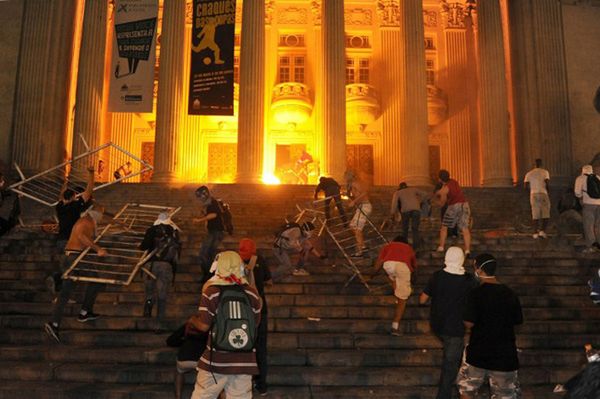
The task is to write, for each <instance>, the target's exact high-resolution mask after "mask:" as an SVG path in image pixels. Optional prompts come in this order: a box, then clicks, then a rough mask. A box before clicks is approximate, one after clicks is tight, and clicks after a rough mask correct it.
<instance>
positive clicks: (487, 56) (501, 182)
mask: <svg viewBox="0 0 600 399" xmlns="http://www.w3.org/2000/svg"><path fill="white" fill-rule="evenodd" d="M474 12H475V11H474ZM476 12H477V22H476V23H477V48H478V52H479V70H478V75H479V76H478V78H479V79H478V80H479V134H480V144H481V160H482V164H481V167H482V180H483V185H484V186H488V187H504V186H510V185H512V174H511V168H510V139H509V131H508V121H509V115H508V97H507V93H506V82H505V81H506V69H505V67H504V44H503V36H502V15H501V11H500V3H499V0H485V1H479V2H477V8H476Z"/></svg>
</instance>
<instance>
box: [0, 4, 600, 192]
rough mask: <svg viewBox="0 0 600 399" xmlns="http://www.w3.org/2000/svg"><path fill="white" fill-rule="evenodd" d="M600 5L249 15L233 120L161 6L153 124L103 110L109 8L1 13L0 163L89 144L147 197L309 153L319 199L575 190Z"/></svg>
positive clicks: (355, 8) (251, 176)
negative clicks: (439, 179) (322, 195)
mask: <svg viewBox="0 0 600 399" xmlns="http://www.w3.org/2000/svg"><path fill="white" fill-rule="evenodd" d="M597 3H598V1H594V0H586V1H578V0H566V1H562V2H559V1H556V0H345V1H344V0H243V1H242V0H238V2H237V13H236V35H235V63H234V64H235V65H234V76H235V81H236V84H235V94H234V98H235V105H234V108H235V114H234V115H233V116H192V115H188V114H187V109H188V104H187V102H188V90H189V75H190V52H191V47H190V46H191V40H190V36H191V24H192V2H191V0H187V1H186V0H160V1H159V22H158V40H157V56H156V66H155V76H154V88H155V90H154V94H155V99H154V107H153V112H152V113H113V112H109V111H108V109H107V97H108V82H109V74H110V72H111V71H110V61H111V60H110V57H111V48H112V47H111V46H112V41H113V40H114V33H113V30H114V25H113V18H114V12H115V11H114V4H113V2H112V1H109V0H106V1H105V0H93V1H92V0H22V1H8V2H0V15H1V16H0V22H1V23H2V26H0V31H1V32H0V33H2V34H3V37H5V38H7V39H6V40H3V43H1V44H0V46H1V48H0V49H1V50H2V51H3V54H5V57H4V59H3V60H0V69H3V72H1V73H0V90H1V92H2V98H1V99H0V133H1V136H2V138H1V139H0V159H2V161H3V163H4V164H5V167H7V166H8V165H10V164H11V163H13V162H16V163H17V164H19V165H20V167H21V168H22V169H23V170H25V171H28V172H33V171H40V170H44V169H46V168H48V167H50V166H53V165H55V164H57V163H60V162H62V161H63V160H64V159H65V158H67V157H70V156H72V155H73V154H79V153H81V152H82V151H84V147H83V145H82V140H80V139H79V138H80V137H83V138H84V139H85V141H86V142H87V143H88V144H89V145H90V146H91V147H95V146H98V145H100V144H102V143H105V142H108V141H112V142H114V143H116V144H118V145H119V146H121V147H123V148H125V149H127V150H128V151H130V152H131V153H133V154H135V155H137V156H139V157H140V158H142V159H144V160H147V161H148V162H150V163H151V164H152V165H154V171H153V173H152V175H146V176H144V177H141V178H138V179H136V180H137V181H139V180H141V181H155V182H163V183H178V182H184V183H185V182H221V183H228V182H239V183H260V182H265V181H266V182H272V181H279V182H282V183H298V182H302V181H305V180H303V179H300V178H299V177H298V170H297V165H296V163H295V162H296V160H297V159H298V158H299V157H300V156H301V154H302V151H306V152H307V153H309V154H311V156H312V158H313V159H314V162H313V163H312V164H310V165H309V168H308V169H307V171H308V182H309V183H314V182H315V181H316V179H317V178H318V176H319V175H321V174H324V175H332V176H334V177H337V178H341V177H342V175H343V173H344V171H345V170H346V169H348V168H351V169H355V170H357V171H359V172H360V173H362V174H363V175H364V176H367V177H368V178H369V179H371V180H372V181H373V183H374V184H377V185H396V184H398V183H399V182H400V181H407V182H408V183H409V184H418V185H424V184H429V183H430V182H431V181H432V180H431V179H432V176H435V174H436V173H437V171H438V170H439V169H440V168H445V169H448V170H450V172H451V174H452V175H453V176H454V177H456V178H457V179H458V180H459V181H460V182H461V183H462V184H463V185H465V186H480V185H483V186H510V185H512V184H513V183H514V182H515V181H518V180H520V179H521V178H522V176H523V174H524V173H525V171H526V170H528V169H529V168H530V167H531V164H532V163H533V160H534V159H535V158H543V159H544V162H545V166H546V167H547V168H548V169H549V170H550V173H551V175H552V177H553V179H556V180H557V181H560V182H568V181H569V180H570V179H571V178H572V176H573V175H574V173H576V170H577V168H578V167H579V166H580V165H581V163H583V162H586V161H587V160H588V159H589V158H591V157H592V156H593V155H594V153H595V152H598V151H600V120H599V119H598V114H596V113H595V112H594V111H593V107H592V98H593V95H594V92H595V90H596V88H597V87H598V85H600V69H599V68H600V66H598V65H597V64H598V63H597V60H598V59H600V44H598V43H597V42H598V40H597V39H596V38H597V37H600V28H599V26H600V7H599V4H597ZM594 63H595V64H596V65H594ZM590 64H591V65H590ZM594 82H595V83H594ZM588 100H589V101H588ZM105 161H106V162H108V163H110V160H105ZM115 167H118V165H109V166H108V170H111V169H112V168H115Z"/></svg>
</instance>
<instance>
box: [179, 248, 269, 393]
mask: <svg viewBox="0 0 600 399" xmlns="http://www.w3.org/2000/svg"><path fill="white" fill-rule="evenodd" d="M215 262H216V272H215V275H214V276H213V277H211V278H210V280H208V281H207V282H206V284H205V285H204V287H203V289H202V298H201V299H200V306H199V308H198V313H197V314H196V315H195V316H192V317H191V318H190V319H189V320H188V323H190V324H191V325H192V326H193V327H194V328H195V329H196V330H198V331H208V330H209V329H210V327H211V325H212V324H213V321H214V318H215V314H216V312H217V309H218V306H219V299H220V296H221V287H227V286H234V285H238V286H241V287H242V288H243V290H244V292H245V294H246V295H247V297H248V299H249V301H250V305H251V307H252V312H253V313H254V315H255V324H256V325H259V324H260V319H261V308H262V301H261V299H260V296H259V294H258V291H257V290H256V289H255V288H254V287H251V286H250V285H249V284H248V280H247V278H246V276H245V271H244V270H245V267H244V263H243V261H242V259H241V257H240V256H239V255H238V254H237V253H235V252H233V251H225V252H221V253H220V254H218V255H217V257H216V259H215ZM211 341H212V337H211V336H210V334H209V338H208V345H207V347H206V350H205V351H204V353H203V354H202V357H200V360H199V361H198V367H197V369H198V376H197V378H196V385H195V387H194V392H193V393H192V399H216V398H217V397H218V396H219V394H220V393H221V391H223V390H225V394H226V396H227V397H228V398H244V399H246V398H247V399H251V398H252V376H253V375H257V374H258V373H259V370H258V366H257V364H256V350H255V349H253V350H252V351H250V352H225V351H220V350H216V349H214V348H213V347H212V346H211Z"/></svg>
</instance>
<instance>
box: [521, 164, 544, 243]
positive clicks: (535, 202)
mask: <svg viewBox="0 0 600 399" xmlns="http://www.w3.org/2000/svg"><path fill="white" fill-rule="evenodd" d="M524 182H525V189H527V188H529V192H530V195H529V202H530V204H531V217H532V219H533V221H534V222H535V224H536V229H537V230H536V233H535V234H533V238H546V237H547V235H546V233H545V230H546V226H547V225H548V219H550V197H549V196H548V183H549V182H550V173H548V171H547V170H546V169H543V168H542V160H541V159H540V158H538V159H536V160H535V168H533V169H531V170H530V171H529V172H527V174H526V175H525V180H524Z"/></svg>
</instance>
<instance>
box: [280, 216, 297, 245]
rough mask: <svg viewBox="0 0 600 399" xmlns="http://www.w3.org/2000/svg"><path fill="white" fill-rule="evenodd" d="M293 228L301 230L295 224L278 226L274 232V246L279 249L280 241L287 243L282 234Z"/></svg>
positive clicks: (288, 223) (289, 223)
mask: <svg viewBox="0 0 600 399" xmlns="http://www.w3.org/2000/svg"><path fill="white" fill-rule="evenodd" d="M295 227H297V228H299V229H301V227H300V225H299V224H298V223H296V222H287V223H286V224H284V225H282V226H280V227H279V229H278V230H277V231H276V232H275V246H276V247H278V248H280V247H281V246H282V240H286V241H287V237H284V236H283V233H284V232H286V231H288V230H289V229H293V228H295ZM284 246H285V245H284Z"/></svg>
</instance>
